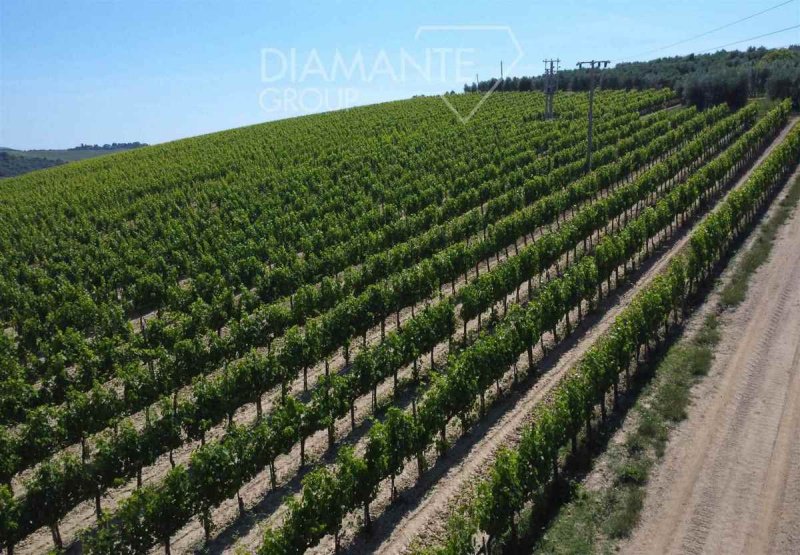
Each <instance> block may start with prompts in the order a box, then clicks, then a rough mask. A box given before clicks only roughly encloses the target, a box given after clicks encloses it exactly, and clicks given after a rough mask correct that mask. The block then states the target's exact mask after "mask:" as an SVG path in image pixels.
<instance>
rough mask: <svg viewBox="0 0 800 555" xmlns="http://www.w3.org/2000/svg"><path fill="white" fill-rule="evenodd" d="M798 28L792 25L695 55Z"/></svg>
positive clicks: (799, 25)
mask: <svg viewBox="0 0 800 555" xmlns="http://www.w3.org/2000/svg"><path fill="white" fill-rule="evenodd" d="M798 27H800V24H798V25H792V26H791V27H786V28H784V29H778V30H777V31H772V32H771V33H764V34H763V35H758V36H757V37H750V38H748V39H742V40H737V41H735V42H729V43H728V44H723V45H722V46H715V47H714V48H709V49H708V50H701V51H699V52H696V54H704V53H706V52H711V51H712V50H721V49H722V48H725V47H727V46H733V45H734V44H741V43H743V42H748V41H751V40H756V39H760V38H764V37H768V36H770V35H777V34H778V33H783V32H786V31H791V30H792V29H797V28H798Z"/></svg>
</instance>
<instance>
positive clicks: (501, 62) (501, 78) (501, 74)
mask: <svg viewBox="0 0 800 555" xmlns="http://www.w3.org/2000/svg"><path fill="white" fill-rule="evenodd" d="M500 90H501V91H502V90H503V60H500Z"/></svg>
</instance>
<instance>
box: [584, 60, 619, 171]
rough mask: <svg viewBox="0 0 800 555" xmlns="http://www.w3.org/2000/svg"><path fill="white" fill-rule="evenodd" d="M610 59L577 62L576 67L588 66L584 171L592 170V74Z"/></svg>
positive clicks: (604, 65)
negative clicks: (586, 136) (587, 113)
mask: <svg viewBox="0 0 800 555" xmlns="http://www.w3.org/2000/svg"><path fill="white" fill-rule="evenodd" d="M610 63H611V61H610V60H589V61H588V62H578V63H577V64H576V65H577V66H578V68H580V69H583V66H589V78H590V81H589V137H588V143H587V144H588V148H587V149H586V171H592V126H593V124H594V112H593V110H594V76H595V74H596V73H597V71H598V70H599V69H600V68H601V67H602V68H606V67H608V64H610Z"/></svg>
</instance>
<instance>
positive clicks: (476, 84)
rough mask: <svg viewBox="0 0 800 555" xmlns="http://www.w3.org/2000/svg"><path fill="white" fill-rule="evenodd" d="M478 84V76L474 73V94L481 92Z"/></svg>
mask: <svg viewBox="0 0 800 555" xmlns="http://www.w3.org/2000/svg"><path fill="white" fill-rule="evenodd" d="M480 84H481V82H480V81H478V74H477V73H476V74H475V92H481V87H480Z"/></svg>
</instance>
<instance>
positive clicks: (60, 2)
mask: <svg viewBox="0 0 800 555" xmlns="http://www.w3.org/2000/svg"><path fill="white" fill-rule="evenodd" d="M780 2H781V0H670V1H665V0H657V1H656V0H604V1H591V0H559V1H555V2H553V1H548V2H544V1H540V0H519V1H517V0H514V1H496V0H495V1H491V2H490V1H484V2H469V1H468V0H438V1H431V0H426V1H418V0H404V1H395V2H392V3H389V2H380V1H372V2H370V1H368V0H361V1H359V2H350V1H338V2H337V1H332V0H328V1H322V2H310V1H302V0H299V1H290V2H286V1H281V2H277V1H270V0H261V1H256V0H252V1H249V0H218V1H212V0H208V1H204V0H103V1H100V0H94V1H93V0H47V1H45V0H0V63H1V65H0V110H1V113H0V146H7V147H12V148H23V149H30V148H65V147H70V146H74V145H77V144H79V143H82V142H83V143H101V144H102V143H109V142H127V141H143V142H148V143H158V142H163V141H168V140H172V139H177V138H181V137H187V136H192V135H197V134H201V133H207V132H211V131H217V130H222V129H228V128H232V127H238V126H242V125H247V124H252V123H258V122H262V121H267V120H272V119H278V118H283V117H290V116H294V115H299V114H300V113H304V112H310V111H320V110H324V109H335V108H339V107H345V106H349V105H356V104H365V103H373V102H380V101H385V100H391V99H398V98H407V97H410V96H412V95H414V94H437V93H440V92H442V91H445V90H450V89H454V90H460V89H461V87H462V85H463V82H464V78H465V77H467V76H468V77H469V80H470V81H471V80H472V78H473V76H474V75H475V74H476V73H477V74H478V75H479V76H480V78H481V79H485V78H488V77H491V76H498V75H499V73H500V68H499V61H500V60H503V61H504V64H505V68H504V69H505V74H506V75H530V74H539V73H541V72H542V63H541V60H542V59H543V58H545V57H559V58H560V59H561V60H562V67H574V64H575V62H576V61H579V60H584V59H591V58H593V57H594V58H604V59H611V60H615V61H621V60H635V59H649V58H652V57H657V56H666V55H677V54H687V53H690V52H701V51H704V50H706V49H711V48H714V47H716V46H720V45H724V44H728V43H731V42H734V41H739V40H741V39H747V38H749V37H755V36H757V35H761V34H765V33H769V32H772V31H775V30H778V29H782V28H785V27H789V26H792V25H797V24H800V0H794V1H792V2H790V3H788V4H786V5H784V6H781V7H778V8H775V9H773V10H771V11H769V12H767V13H764V14H762V15H760V16H757V17H754V18H752V19H749V20H748V21H746V22H743V23H740V24H737V25H733V26H730V27H728V28H726V29H722V30H720V31H717V32H714V33H711V34H709V35H707V36H704V37H702V38H699V39H696V40H693V41H690V42H686V43H684V44H680V45H677V46H674V47H671V48H666V49H661V50H659V51H658V52H649V51H651V50H654V49H660V48H662V47H664V46H667V45H670V44H672V43H675V42H677V41H680V40H682V39H684V38H687V37H692V36H694V35H697V34H700V33H704V32H706V31H709V30H712V29H714V28H716V27H719V26H722V25H725V24H727V23H729V22H732V21H735V20H737V19H739V18H742V17H746V16H749V15H751V14H755V13H756V12H758V11H760V10H763V9H767V8H770V7H772V6H775V5H776V4H779V3H780ZM443 25H444V26H470V25H472V26H476V25H478V26H490V27H482V28H477V27H446V28H441V27H430V26H443ZM426 26H427V27H426ZM491 26H496V27H491ZM420 27H423V28H422V30H420ZM503 27H508V28H509V29H510V30H511V34H509V33H508V31H507V30H505V29H504V28H503ZM512 34H513V37H512ZM514 38H515V39H516V41H517V43H518V46H519V50H517V48H516V45H515V43H514ZM797 43H800V29H797V28H796V29H793V30H790V31H786V32H783V33H780V34H776V35H772V36H769V37H764V38H761V39H756V40H752V41H747V42H743V43H741V44H738V45H735V46H731V47H729V49H734V48H740V49H743V48H746V47H747V46H750V45H764V46H769V47H774V46H784V45H788V44H797ZM293 58H294V63H292V59H293ZM514 60H517V62H516V64H513V67H509V66H511V65H512V62H513V61H514ZM359 64H360V65H359ZM362 68H363V69H362Z"/></svg>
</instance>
